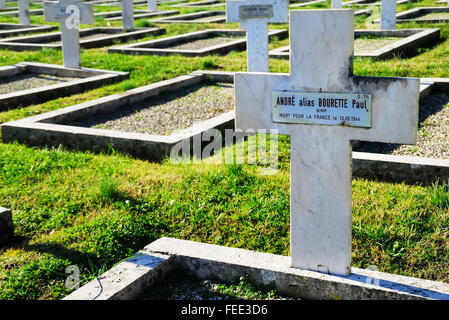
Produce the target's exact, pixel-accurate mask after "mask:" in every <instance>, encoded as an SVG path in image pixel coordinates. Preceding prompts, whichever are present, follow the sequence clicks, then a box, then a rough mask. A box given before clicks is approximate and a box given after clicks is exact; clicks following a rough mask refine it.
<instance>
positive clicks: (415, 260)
mask: <svg viewBox="0 0 449 320" xmlns="http://www.w3.org/2000/svg"><path fill="white" fill-rule="evenodd" d="M431 3H432V2H431V1H430V0H425V1H421V2H418V3H413V6H425V5H431ZM398 7H399V9H400V10H405V8H406V7H407V6H398ZM190 10H191V9H190ZM181 11H182V13H185V12H187V11H184V10H181ZM189 12H190V11H189ZM16 20H17V19H16ZM16 20H15V18H2V19H1V22H17V21H16ZM32 22H33V23H42V22H43V21H42V17H36V16H32ZM104 23H105V21H100V22H98V24H97V25H103V24H104ZM356 23H357V27H358V28H362V27H364V26H365V25H364V23H365V22H364V20H361V19H360V18H357V19H356ZM112 25H113V26H119V25H120V23H119V22H118V23H113V24H112ZM85 27H86V26H85ZM164 27H166V28H167V33H166V34H165V35H163V36H161V37H164V36H170V35H175V34H180V33H184V32H191V31H196V30H202V29H205V28H210V27H216V28H236V27H237V24H229V25H202V24H201V25H200V24H197V25H195V24H193V25H190V24H189V25H176V24H171V25H165V26H164ZM399 27H400V28H408V27H416V25H414V24H410V25H400V26H399ZM419 27H439V28H440V29H441V36H442V41H441V42H440V43H439V44H437V45H436V46H434V47H432V48H429V49H425V50H422V51H421V52H420V54H417V55H415V56H413V57H410V58H401V57H397V58H395V59H391V60H386V61H374V60H370V59H362V58H356V59H355V61H354V73H355V74H357V75H369V76H410V77H446V76H447V74H448V72H449V40H448V39H449V26H448V25H445V24H437V25H419ZM283 41H284V40H275V41H274V42H275V43H276V44H279V45H280V44H282V43H283ZM21 61H39V62H44V63H56V64H62V55H61V53H60V52H59V51H55V50H43V51H32V52H27V51H24V52H12V51H6V50H0V65H2V66H3V65H11V64H15V63H18V62H21ZM82 64H83V66H84V67H87V68H99V69H109V70H116V71H126V72H129V73H130V79H129V80H126V81H123V82H121V83H118V84H113V85H108V86H105V87H102V88H98V89H94V90H89V91H86V92H84V93H80V94H76V95H72V96H70V97H65V98H59V99H55V100H52V101H49V102H46V103H43V104H38V105H33V106H29V107H26V108H19V109H15V110H9V111H4V112H0V123H5V122H8V121H12V120H17V119H22V118H25V117H28V116H31V115H36V114H40V113H43V112H47V111H51V110H56V109H59V108H63V107H66V106H70V105H74V104H78V103H82V102H85V101H89V100H93V99H97V98H100V97H104V96H107V95H111V94H117V93H120V92H124V91H126V90H130V89H132V88H136V87H140V86H143V85H147V84H151V83H155V82H158V81H161V80H166V79H171V78H173V77H176V76H179V75H185V74H188V73H190V72H192V71H195V70H198V69H209V70H226V71H244V70H246V53H245V52H232V53H230V54H228V55H226V56H206V57H201V58H185V57H182V56H167V57H159V56H124V55H120V54H106V50H105V48H100V49H90V50H83V51H82ZM288 70H289V64H288V61H286V60H281V59H272V60H270V71H271V72H288ZM279 142H280V146H279V153H280V160H279V166H280V169H279V171H278V172H277V173H276V174H274V175H260V173H259V170H258V169H259V167H260V166H258V165H248V164H244V165H239V166H229V165H216V164H207V163H202V164H195V165H187V164H184V165H182V164H181V165H175V164H171V163H169V162H163V163H151V162H147V161H142V160H137V159H133V158H130V157H127V156H124V155H121V154H118V153H116V152H115V151H114V150H113V149H112V148H111V149H110V150H109V151H108V152H106V153H104V154H92V153H89V152H76V151H68V150H65V149H63V148H57V149H46V148H31V147H25V146H22V145H18V144H0V199H1V202H0V205H1V206H4V207H9V208H11V209H12V210H13V213H14V215H13V222H14V231H15V235H16V238H15V240H14V242H13V243H12V244H11V245H9V246H7V247H4V248H1V249H0V299H60V298H62V297H64V296H65V295H66V294H68V293H69V292H70V291H71V290H68V289H67V288H66V287H65V280H66V278H67V277H68V274H66V273H65V269H66V267H67V266H70V265H77V266H78V267H79V268H80V271H81V280H82V284H85V283H86V282H87V281H89V280H90V279H93V278H95V277H96V276H97V275H99V274H101V273H102V272H103V271H104V270H106V269H108V268H110V267H111V266H113V265H114V264H116V263H117V262H119V261H121V260H122V259H124V258H126V257H129V256H132V255H133V254H134V253H135V252H136V251H138V250H140V249H141V248H142V247H143V246H145V245H146V244H148V243H150V242H151V241H153V240H155V239H158V238H159V237H162V236H168V237H176V238H181V239H188V240H194V241H201V242H206V243H212V244H219V245H225V246H232V247H238V248H245V249H250V250H255V251H260V252H270V253H275V254H282V255H288V254H289V201H290V196H289V192H290V191H289V188H290V182H289V181H290V180H289V172H290V171H289V168H290V165H289V139H288V138H286V137H280V138H279ZM227 151H230V149H229V148H228V149H227ZM352 187H353V227H352V232H353V255H352V258H353V266H356V267H363V268H366V267H368V266H370V265H376V266H378V267H379V269H380V270H381V271H384V272H392V273H396V274H402V275H408V276H414V277H421V278H426V279H431V280H438V281H444V282H449V242H448V240H447V239H448V235H449V211H448V210H449V208H448V207H449V196H448V191H449V190H448V186H447V181H446V182H445V181H441V182H439V183H438V184H435V185H434V186H420V185H413V186H410V185H405V184H392V183H381V182H376V181H368V180H358V179H357V180H354V181H353V185H352ZM234 286H237V287H238V286H239V284H238V283H237V284H234ZM244 287H245V285H244V284H243V285H241V289H242V290H244V289H245V288H244ZM235 289H236V287H232V290H235ZM223 290H227V289H226V288H223ZM229 290H231V289H229ZM252 291H254V290H251V289H250V290H249V292H252Z"/></svg>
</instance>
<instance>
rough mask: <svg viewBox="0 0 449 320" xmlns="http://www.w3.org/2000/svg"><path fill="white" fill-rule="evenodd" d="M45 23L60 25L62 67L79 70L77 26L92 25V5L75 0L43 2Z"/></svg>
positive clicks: (79, 57)
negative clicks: (81, 24) (57, 23)
mask: <svg viewBox="0 0 449 320" xmlns="http://www.w3.org/2000/svg"><path fill="white" fill-rule="evenodd" d="M44 17H45V21H49V22H59V23H60V25H61V41H62V55H63V59H64V66H66V67H71V68H81V55H80V44H79V24H80V23H85V24H93V23H94V15H93V9H92V4H89V3H84V2H78V1H76V0H59V2H44Z"/></svg>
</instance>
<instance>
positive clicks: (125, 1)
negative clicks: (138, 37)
mask: <svg viewBox="0 0 449 320" xmlns="http://www.w3.org/2000/svg"><path fill="white" fill-rule="evenodd" d="M122 24H123V29H124V30H134V3H133V0H122Z"/></svg>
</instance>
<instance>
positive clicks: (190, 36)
mask: <svg viewBox="0 0 449 320" xmlns="http://www.w3.org/2000/svg"><path fill="white" fill-rule="evenodd" d="M211 35H229V36H241V37H242V39H237V40H234V41H229V42H225V43H220V44H217V45H214V46H210V47H206V48H202V49H197V50H181V49H170V48H167V46H173V45H177V44H183V43H188V42H190V41H195V40H200V39H206V38H208V37H210V36H211ZM275 36H276V37H279V38H280V39H283V38H285V37H287V36H288V31H287V30H286V29H285V30H268V39H270V38H272V37H275ZM244 50H246V31H245V30H239V29H207V30H202V31H196V32H190V33H185V34H180V35H176V36H171V37H166V38H161V39H156V40H150V41H144V42H137V43H133V44H129V45H124V46H119V47H112V48H109V49H108V52H109V53H122V54H136V55H140V54H156V55H174V54H180V55H183V56H188V57H200V56H205V55H210V54H227V53H229V52H231V51H244Z"/></svg>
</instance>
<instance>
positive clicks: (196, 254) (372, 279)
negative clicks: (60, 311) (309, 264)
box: [63, 237, 449, 300]
mask: <svg viewBox="0 0 449 320" xmlns="http://www.w3.org/2000/svg"><path fill="white" fill-rule="evenodd" d="M179 270H182V271H187V272H191V273H193V274H195V275H196V276H197V277H198V278H199V279H200V280H209V279H211V278H218V279H219V280H221V281H224V282H228V283H231V282H233V281H235V279H238V277H240V276H243V275H247V276H248V278H249V280H250V281H251V282H253V283H254V284H255V285H256V286H272V287H273V288H274V289H275V290H276V291H277V292H278V293H279V294H281V295H286V296H294V297H299V298H301V299H313V300H449V285H448V284H446V283H443V282H436V281H430V280H423V279H418V278H412V277H406V276H401V275H395V274H389V273H384V272H379V271H372V270H367V269H359V268H354V267H353V268H351V274H350V275H348V276H338V275H331V274H325V273H319V272H315V271H308V270H303V269H297V268H291V267H290V257H288V256H281V255H275V254H270V253H262V252H256V251H250V250H244V249H239V248H232V247H224V246H218V245H213V244H206V243H202V242H195V241H188V240H180V239H175V238H167V237H162V238H159V239H157V240H156V241H154V242H152V243H150V244H149V245H147V246H146V247H145V248H144V249H143V250H141V251H139V252H138V253H137V254H136V255H134V256H133V257H131V258H129V259H126V260H124V261H122V262H120V263H119V264H117V265H115V266H114V267H112V268H111V269H109V270H108V271H106V272H105V273H103V274H102V275H100V276H99V277H98V278H96V279H94V280H92V281H90V282H89V283H87V284H86V285H84V286H82V287H81V288H79V289H78V290H76V291H74V292H72V293H71V294H69V295H67V296H66V297H65V298H63V300H133V299H136V298H139V296H140V295H141V294H142V293H143V292H144V291H145V290H146V289H148V288H150V287H151V286H152V285H153V284H155V283H157V282H160V281H163V280H164V278H165V277H167V276H169V275H170V273H171V272H174V271H179Z"/></svg>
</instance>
